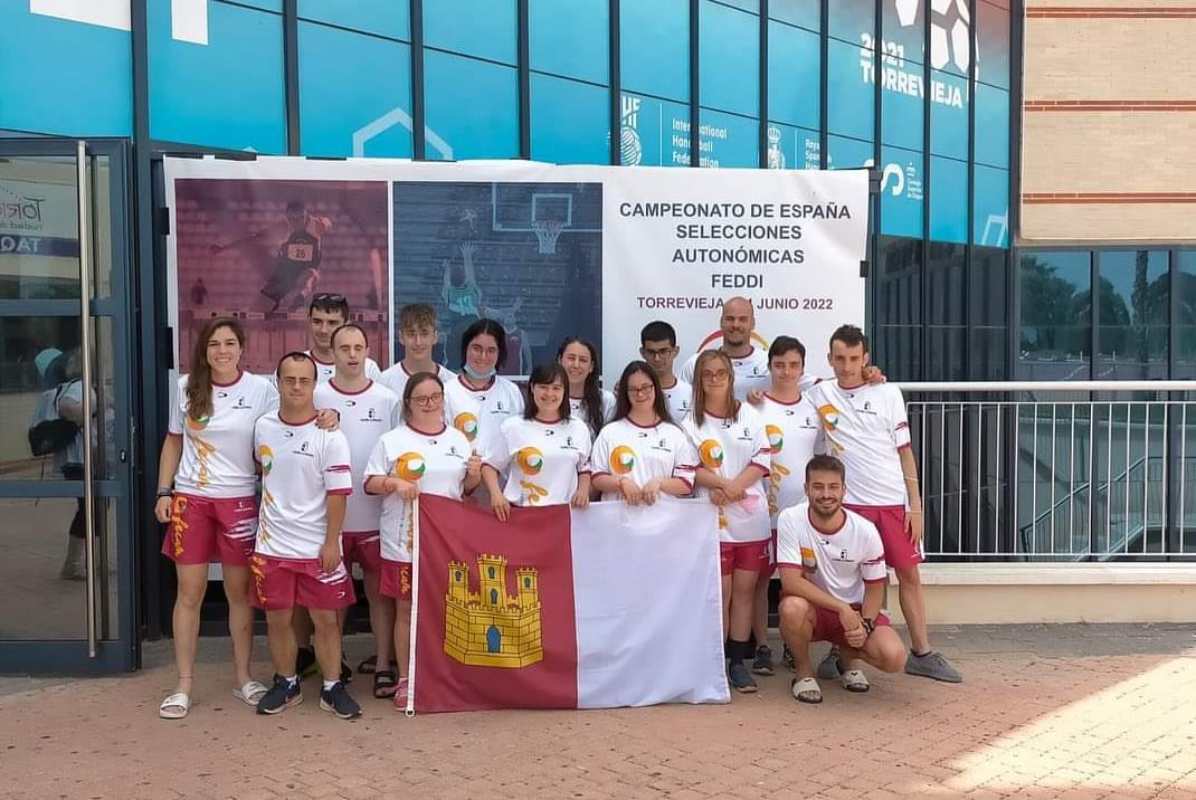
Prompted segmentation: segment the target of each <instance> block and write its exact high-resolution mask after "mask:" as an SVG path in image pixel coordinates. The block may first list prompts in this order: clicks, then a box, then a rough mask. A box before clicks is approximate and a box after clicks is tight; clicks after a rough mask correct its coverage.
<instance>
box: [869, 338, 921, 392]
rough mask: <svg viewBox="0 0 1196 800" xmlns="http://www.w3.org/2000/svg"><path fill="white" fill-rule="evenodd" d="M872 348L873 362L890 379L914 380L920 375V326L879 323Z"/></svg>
mask: <svg viewBox="0 0 1196 800" xmlns="http://www.w3.org/2000/svg"><path fill="white" fill-rule="evenodd" d="M873 349H874V350H875V351H876V354H875V357H874V361H873V363H875V364H877V365H879V366H880V368H881V369H882V370H883V371H884V373H885V376H886V377H890V376H891V380H894V381H916V380H919V379H920V378H921V377H922V326H920V325H881V326H880V327H879V328H878V336H877V342H876V344H875V346H874V348H873Z"/></svg>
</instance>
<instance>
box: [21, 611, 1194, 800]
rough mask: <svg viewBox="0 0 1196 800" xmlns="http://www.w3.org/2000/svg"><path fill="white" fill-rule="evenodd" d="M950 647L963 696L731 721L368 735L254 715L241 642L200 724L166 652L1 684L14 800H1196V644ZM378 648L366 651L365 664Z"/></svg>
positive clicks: (1034, 634)
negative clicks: (173, 698) (58, 676)
mask: <svg viewBox="0 0 1196 800" xmlns="http://www.w3.org/2000/svg"><path fill="white" fill-rule="evenodd" d="M935 636H936V639H937V642H938V643H939V644H940V645H941V647H942V648H943V650H944V651H945V652H947V653H948V654H949V655H950V656H951V657H952V658H953V659H954V660H955V662H956V663H957V664H958V665H959V666H960V667H961V669H962V670H963V671H964V674H965V677H966V679H967V682H966V683H964V684H963V685H961V686H944V685H939V684H935V683H932V682H930V681H927V680H923V679H918V678H910V677H905V676H900V677H877V678H875V680H874V682H873V689H872V692H871V693H869V694H867V695H863V696H855V695H850V694H848V693H847V692H844V691H842V690H841V689H839V688H838V687H837V686H824V687H823V688H824V691H825V694H826V700H825V702H824V703H823V704H822V705H821V706H819V707H807V706H799V705H798V704H797V703H795V702H793V701H792V700H791V699H790V698H789V696H788V692H787V687H788V683H789V675H788V673H787V672H784V671H781V672H779V673H778V675H777V676H776V677H774V678H764V679H762V681H761V691H760V692H759V693H758V694H757V695H755V696H742V697H736V698H734V701H733V702H732V703H731V704H730V705H728V706H717V707H709V706H707V707H657V708H649V709H626V710H618V711H586V712H516V711H512V712H491V713H478V714H447V715H439V716H437V715H421V716H419V717H416V718H414V719H405V718H403V717H402V716H401V715H399V714H397V713H395V712H393V711H391V710H390V707H389V705H387V704H384V703H382V702H381V701H373V700H367V699H365V696H366V694H367V692H366V681H365V679H364V678H359V679H358V680H357V681H355V684H354V688H355V689H356V694H357V696H358V698H359V699H361V700H362V701H363V704H364V706H365V709H366V714H365V716H364V717H363V718H362V719H360V720H357V721H355V722H342V721H339V720H336V719H333V718H332V717H331V716H330V715H328V714H324V713H321V712H320V710H319V707H318V704H317V703H316V702H314V699H315V697H316V686H315V684H314V683H313V682H309V683H308V684H307V685H306V686H305V689H306V696H307V702H305V703H304V704H303V705H301V706H299V707H298V708H295V709H292V710H290V711H288V712H287V713H285V714H283V715H281V716H279V717H270V718H267V717H259V716H255V715H254V714H252V713H251V712H250V710H249V709H248V708H246V707H244V706H242V705H240V704H239V703H237V702H236V701H234V700H233V698H232V696H231V694H230V693H229V689H230V688H231V687H230V686H229V685H228V683H229V675H228V673H227V670H226V668H225V664H224V663H223V661H222V660H223V655H224V652H225V648H226V647H227V643H226V642H224V641H222V640H205V641H204V643H203V646H202V648H201V649H202V652H201V660H202V662H203V663H202V664H201V665H200V667H199V669H198V670H197V687H198V688H197V697H196V704H195V706H194V707H193V708H192V711H191V715H190V716H189V717H188V718H187V719H186V720H183V721H181V722H164V721H160V720H159V719H158V718H157V704H158V702H159V700H160V699H161V698H162V697H163V696H164V694H165V693H166V692H167V691H168V690H170V689H171V688H172V687H173V670H172V668H171V666H170V653H169V643H168V642H156V643H151V644H149V645H147V647H146V663H147V668H146V669H145V670H144V671H142V672H140V673H137V674H135V675H132V676H129V677H124V678H113V679H103V680H89V681H86V682H70V681H62V680H50V681H37V680H31V679H28V678H24V679H22V678H4V679H0V765H3V768H4V769H3V774H4V779H5V780H4V781H3V783H0V787H2V788H0V797H3V798H22V799H24V798H29V799H30V800H33V799H34V798H36V800H44V798H121V800H125V798H154V799H155V800H162V799H164V798H175V797H181V798H231V797H235V798H246V799H248V798H262V799H263V800H266V799H268V798H283V797H286V798H309V797H310V798H343V799H344V800H367V798H383V797H385V798H393V797H420V798H423V797H436V798H440V797H444V798H496V797H547V798H578V799H584V798H623V797H627V798H632V797H634V798H639V797H644V798H657V797H669V798H676V799H677V800H682V799H683V798H703V797H718V798H722V797H744V798H754V799H755V800H759V799H760V798H769V797H778V798H784V797H795V798H803V800H823V799H824V798H868V800H887V799H888V798H897V797H926V798H957V797H960V798H962V797H966V798H974V800H982V799H986V798H1006V797H1016V798H1033V799H1034V800H1040V799H1045V798H1093V799H1095V798H1117V799H1118V800H1127V799H1128V800H1134V799H1136V798H1168V800H1171V799H1174V800H1196V626H1191V627H1180V626H1155V627H1131V626H1053V627H1030V628H1012V627H982V628H967V629H941V630H939V631H936V633H935ZM258 646H259V649H260V651H261V652H259V656H264V643H263V642H262V641H261V640H260V639H259V641H258ZM368 647H369V643H368V641H367V640H366V639H365V637H355V638H354V639H352V640H351V641H350V642H349V644H348V648H349V653H350V655H351V656H353V658H354V662H356V660H357V659H358V658H360V657H361V656H362V655H364V654H365V652H366V650H367V649H368ZM645 668H646V669H647V668H650V665H645ZM267 673H268V669H267V667H266V666H265V664H264V663H263V664H261V665H260V668H259V669H258V674H259V675H260V676H261V677H263V678H265V677H266V676H267Z"/></svg>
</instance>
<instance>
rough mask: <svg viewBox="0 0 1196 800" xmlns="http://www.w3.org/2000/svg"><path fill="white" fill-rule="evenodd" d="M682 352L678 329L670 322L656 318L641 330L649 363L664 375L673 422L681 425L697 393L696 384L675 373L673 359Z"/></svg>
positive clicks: (642, 350)
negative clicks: (678, 345)
mask: <svg viewBox="0 0 1196 800" xmlns="http://www.w3.org/2000/svg"><path fill="white" fill-rule="evenodd" d="M680 352H681V348H679V347H677V331H675V330H674V329H673V326H672V325H670V324H669V323H667V322H663V321H661V320H655V321H653V322H649V323H648V324H647V325H645V326H644V329H643V330H641V331H640V356H641V357H642V358H643V359H644V361H646V362H648V366H649V367H651V368H652V371H653V372H655V373H656V377H657V378H659V379H660V388H661V390H662V391H663V392H664V402H665V405H666V406H668V409H669V415H670V416H671V417H672V418H673V422H675V423H676V424H678V425H680V424H681V421H682V420H683V419H685V418H686V417H688V416H689V408H690V406H691V405H693V396H694V390H693V386H691V385H690V384H689V383H688V382H687V381H683V380H681V379H680V378H678V377H677V376H676V375H675V374H674V373H673V362H674V361H676V360H677V354H678V353H680ZM691 370H692V368H691Z"/></svg>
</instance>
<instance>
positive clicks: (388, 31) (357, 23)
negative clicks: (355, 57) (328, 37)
mask: <svg viewBox="0 0 1196 800" xmlns="http://www.w3.org/2000/svg"><path fill="white" fill-rule="evenodd" d="M410 17H411V4H410V3H396V2H394V0H299V18H300V19H308V20H313V21H315V22H330V23H332V24H333V25H339V26H340V27H342V28H352V29H353V30H357V31H366V32H368V33H377V34H379V35H381V36H389V37H392V38H394V39H403V40H404V41H410V39H411V19H410Z"/></svg>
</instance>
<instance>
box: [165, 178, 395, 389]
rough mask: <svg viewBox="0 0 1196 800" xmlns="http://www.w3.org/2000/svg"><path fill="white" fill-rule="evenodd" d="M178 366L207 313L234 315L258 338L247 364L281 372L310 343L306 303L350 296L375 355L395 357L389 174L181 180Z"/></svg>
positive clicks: (184, 365) (381, 359) (385, 359)
mask: <svg viewBox="0 0 1196 800" xmlns="http://www.w3.org/2000/svg"><path fill="white" fill-rule="evenodd" d="M175 198H176V207H175V221H174V223H175V226H176V231H175V233H176V237H177V242H178V247H177V254H178V255H177V259H178V267H177V269H178V304H179V306H178V325H179V331H178V334H179V337H178V341H179V361H180V363H179V365H178V366H179V368H180V369H181V370H183V371H186V370H187V369H188V368H189V366H190V365H189V363H188V361H189V359H190V354H191V344H192V341H191V337H192V336H194V335H195V334H196V332H197V330H198V329H199V327H200V326H201V325H202V324H203V321H204V320H207V319H210V318H212V317H217V316H231V317H236V318H237V319H239V320H241V322H242V324H243V325H244V326H245V330H246V333H247V335H248V337H249V341H248V342H247V346H246V350H245V354H244V356H243V357H242V361H241V363H242V366H243V367H245V368H246V369H248V370H250V371H252V372H272V371H273V370H274V367H275V364H276V362H277V360H278V358H279V357H280V356H282V355H283V354H284V353H286V352H288V351H290V350H307V349H309V348H310V347H311V343H310V342H309V341H308V324H307V309H308V305H309V303H310V302H311V299H312V298H313V297H315V296H318V295H320V294H334V295H342V296H343V297H344V298H345V299H346V300H347V301H348V303H349V308H350V316H351V319H352V320H353V321H354V322H357V323H359V324H361V325H362V327H364V328H365V329H366V331H367V332H368V334H369V339H370V349H371V354H372V355H373V358H374V359H375V360H376V361H377V362H378V363H379V364H381V365H383V366H386V365H387V364H389V363H390V357H389V354H390V344H389V324H388V322H387V314H388V310H389V308H390V302H389V300H390V298H389V277H388V275H387V268H388V257H389V254H388V252H387V248H388V247H389V241H388V240H389V236H388V234H387V194H386V183H385V182H384V181H285V180H202V179H181V180H177V181H175Z"/></svg>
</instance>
